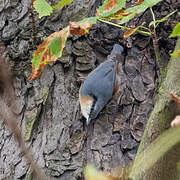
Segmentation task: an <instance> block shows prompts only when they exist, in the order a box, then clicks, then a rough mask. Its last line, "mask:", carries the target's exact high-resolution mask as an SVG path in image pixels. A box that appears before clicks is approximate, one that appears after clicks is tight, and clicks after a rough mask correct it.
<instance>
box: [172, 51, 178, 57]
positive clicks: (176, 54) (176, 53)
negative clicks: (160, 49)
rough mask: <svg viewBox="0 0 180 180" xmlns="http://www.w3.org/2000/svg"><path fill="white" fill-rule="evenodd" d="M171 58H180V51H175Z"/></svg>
mask: <svg viewBox="0 0 180 180" xmlns="http://www.w3.org/2000/svg"><path fill="white" fill-rule="evenodd" d="M171 56H177V57H180V50H176V51H174V52H173V53H172V54H171Z"/></svg>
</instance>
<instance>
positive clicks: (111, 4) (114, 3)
mask: <svg viewBox="0 0 180 180" xmlns="http://www.w3.org/2000/svg"><path fill="white" fill-rule="evenodd" d="M116 6H117V0H108V4H107V6H106V7H105V8H104V12H108V11H111V10H112V9H114V8H115V7H116Z"/></svg>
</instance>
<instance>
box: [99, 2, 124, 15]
mask: <svg viewBox="0 0 180 180" xmlns="http://www.w3.org/2000/svg"><path fill="white" fill-rule="evenodd" d="M125 5H126V0H117V2H115V1H114V4H113V3H112V4H109V1H108V0H105V1H104V3H103V5H102V6H100V7H99V8H98V9H97V12H99V16H100V17H108V16H111V15H112V14H114V13H116V12H117V11H119V10H121V9H122V8H123V7H124V6H125Z"/></svg>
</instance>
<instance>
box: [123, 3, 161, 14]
mask: <svg viewBox="0 0 180 180" xmlns="http://www.w3.org/2000/svg"><path fill="white" fill-rule="evenodd" d="M160 1H162V0H144V1H143V2H142V3H141V4H140V5H137V6H134V7H131V8H128V9H127V10H126V11H127V12H135V13H137V14H139V13H142V12H144V11H146V9H148V8H150V7H153V6H155V5H156V4H157V3H159V2H160Z"/></svg>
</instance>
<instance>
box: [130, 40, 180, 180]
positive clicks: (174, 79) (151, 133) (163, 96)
mask: <svg viewBox="0 0 180 180" xmlns="http://www.w3.org/2000/svg"><path fill="white" fill-rule="evenodd" d="M179 49H180V38H179V39H178V41H177V45H176V50H179ZM179 77H180V58H179V57H171V60H170V62H169V64H168V69H167V75H166V78H165V80H164V82H163V83H162V85H161V87H160V89H159V92H158V100H157V101H156V104H155V107H154V109H153V111H152V113H151V116H150V118H149V120H148V123H147V126H146V129H145V132H144V135H143V138H142V141H141V144H140V146H139V149H138V154H140V153H141V152H142V151H143V150H144V149H145V148H148V145H149V144H150V143H151V142H152V141H153V140H154V139H155V138H157V137H158V136H159V135H160V134H162V132H163V131H165V130H167V129H168V128H169V127H170V123H171V121H172V120H173V119H174V117H175V116H176V115H178V114H179V112H180V110H179V108H178V106H177V105H176V103H175V102H173V100H172V98H171V96H170V92H171V91H173V92H174V93H175V94H177V95H180V78H179ZM161 148H163V147H161ZM179 157H180V144H178V145H176V146H175V147H173V148H172V149H171V150H170V151H168V152H167V153H166V154H165V155H164V156H163V157H162V158H161V159H160V160H159V161H158V162H157V163H156V164H155V165H154V166H153V167H152V168H151V169H149V170H148V172H145V173H144V174H140V175H139V177H137V179H145V180H151V179H167V180H171V179H174V180H176V179H177V180H178V179H180V174H179V170H178V163H179V161H180V158H179ZM149 158H150V157H149ZM133 166H134V167H133V168H135V169H136V168H138V167H136V161H135V163H134V165H133ZM132 176H133V175H132Z"/></svg>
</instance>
